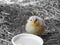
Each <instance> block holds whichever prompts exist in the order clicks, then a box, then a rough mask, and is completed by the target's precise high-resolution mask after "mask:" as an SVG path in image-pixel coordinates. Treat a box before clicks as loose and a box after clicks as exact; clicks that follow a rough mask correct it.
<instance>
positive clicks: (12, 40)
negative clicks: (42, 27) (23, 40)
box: [11, 33, 44, 45]
mask: <svg viewBox="0 0 60 45" xmlns="http://www.w3.org/2000/svg"><path fill="white" fill-rule="evenodd" d="M21 35H30V36H35V37H37V38H39V39H41V41H42V45H43V43H44V41H43V39H42V38H41V37H39V36H37V35H34V34H29V33H21V34H18V35H16V36H14V37H13V38H12V39H11V42H12V44H13V45H16V44H15V43H14V40H15V39H16V38H17V37H19V36H21Z"/></svg>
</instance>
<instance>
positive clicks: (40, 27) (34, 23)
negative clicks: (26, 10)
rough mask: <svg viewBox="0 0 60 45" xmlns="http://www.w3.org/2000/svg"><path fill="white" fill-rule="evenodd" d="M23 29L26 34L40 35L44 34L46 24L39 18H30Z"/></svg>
mask: <svg viewBox="0 0 60 45" xmlns="http://www.w3.org/2000/svg"><path fill="white" fill-rule="evenodd" d="M25 29H26V32H28V33H32V34H36V35H41V34H43V33H44V31H45V29H46V24H45V21H44V20H43V19H42V18H41V17H38V16H31V17H30V18H29V19H28V20H27V24H26V27H25Z"/></svg>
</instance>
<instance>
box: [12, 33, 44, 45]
mask: <svg viewBox="0 0 60 45" xmlns="http://www.w3.org/2000/svg"><path fill="white" fill-rule="evenodd" d="M12 43H13V45H43V39H42V38H41V37H39V36H36V35H33V34H28V33H22V34H18V35H16V36H14V37H13V38H12Z"/></svg>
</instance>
